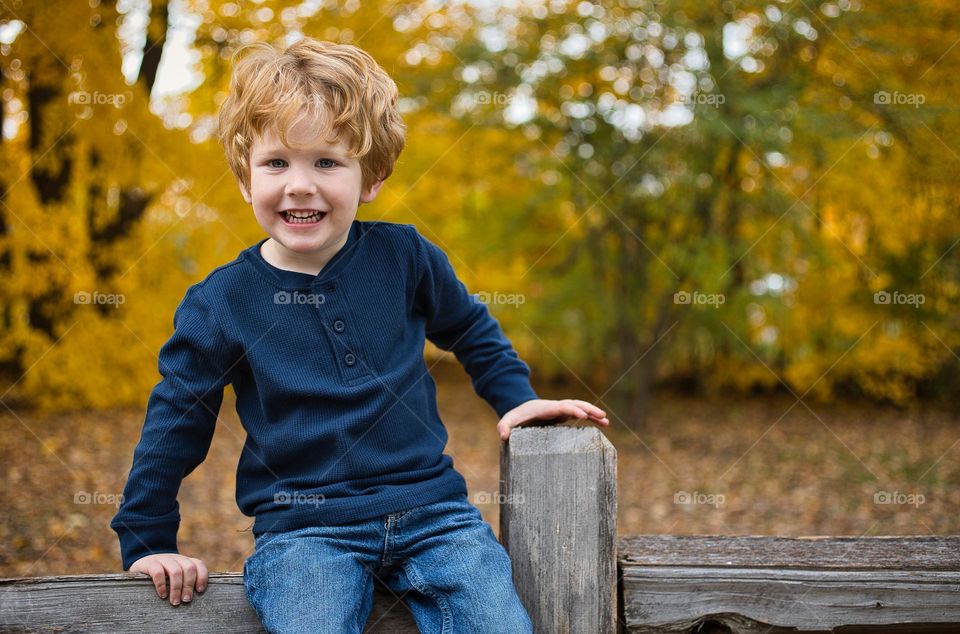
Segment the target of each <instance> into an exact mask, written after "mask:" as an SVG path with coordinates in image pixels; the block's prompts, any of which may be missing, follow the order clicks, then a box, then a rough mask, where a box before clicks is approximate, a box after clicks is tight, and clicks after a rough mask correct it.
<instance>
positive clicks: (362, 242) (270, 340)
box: [110, 220, 537, 570]
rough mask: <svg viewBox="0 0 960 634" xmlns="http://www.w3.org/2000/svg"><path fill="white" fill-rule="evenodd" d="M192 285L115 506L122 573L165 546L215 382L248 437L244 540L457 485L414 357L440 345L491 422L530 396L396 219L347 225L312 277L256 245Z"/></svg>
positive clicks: (503, 348)
mask: <svg viewBox="0 0 960 634" xmlns="http://www.w3.org/2000/svg"><path fill="white" fill-rule="evenodd" d="M265 241H266V239H264V240H262V241H260V242H259V243H257V244H256V245H254V246H252V247H249V248H247V249H245V250H243V251H242V252H241V253H240V254H239V256H238V257H237V258H236V259H235V260H234V261H232V262H230V263H228V264H225V265H223V266H221V267H219V268H217V269H215V270H213V271H212V272H211V273H210V274H209V275H208V276H207V277H206V278H205V279H204V280H203V281H201V282H199V283H197V284H195V285H193V286H191V287H190V288H189V289H188V290H187V292H186V294H185V296H184V298H183V300H182V301H181V303H180V305H179V306H178V307H177V309H176V312H175V314H174V319H173V322H174V333H173V335H172V336H171V337H170V339H169V340H168V341H167V342H166V343H165V344H164V345H163V347H162V348H161V350H160V354H159V370H160V374H161V375H162V379H161V380H160V382H159V383H157V385H156V386H155V387H154V389H153V391H152V393H151V394H150V398H149V401H148V403H147V410H146V415H145V420H144V424H143V430H142V434H141V437H140V441H139V443H138V444H137V447H136V449H135V451H134V457H133V465H132V468H131V470H130V474H129V477H128V479H127V483H126V486H125V487H124V492H123V495H124V498H123V503H122V504H121V506H120V508H119V509H118V512H117V514H116V515H115V516H114V518H113V520H112V521H111V523H110V526H111V528H113V529H114V530H115V531H116V532H117V535H118V537H119V540H120V549H121V555H122V560H123V568H124V570H126V569H129V567H130V566H131V565H132V564H133V563H134V562H135V561H136V560H137V559H139V558H141V557H143V556H146V555H149V554H156V553H174V552H177V531H178V529H179V525H180V514H179V505H178V503H177V493H178V491H179V488H180V484H181V481H182V480H183V478H185V477H186V476H187V475H189V474H190V473H191V472H192V471H193V470H194V469H195V468H196V467H197V466H198V465H199V464H200V463H201V462H202V461H203V459H204V458H205V457H206V455H207V451H208V449H209V447H210V442H211V439H212V437H213V432H214V427H215V425H216V422H217V418H218V413H219V410H220V405H221V403H222V399H223V390H224V388H225V386H226V385H228V384H230V385H232V386H233V390H234V392H235V394H236V409H237V414H238V416H239V419H240V422H241V424H242V425H243V428H244V430H245V431H246V434H247V436H246V440H245V443H244V446H243V450H242V452H241V455H240V458H239V464H238V467H237V480H236V499H237V505H238V507H239V508H240V511H241V512H242V513H244V514H245V515H248V516H251V517H255V518H256V519H255V521H254V525H253V532H254V534H260V533H262V532H265V531H283V530H291V529H294V528H300V527H303V526H308V525H316V524H338V523H346V522H353V521H359V520H363V519H369V518H372V517H375V516H378V515H382V514H386V513H391V512H396V511H399V510H404V509H407V508H410V507H413V506H417V505H421V504H429V503H431V502H436V501H439V500H441V499H444V498H445V497H447V496H450V495H453V494H456V493H465V492H466V483H465V482H464V479H463V477H462V476H461V475H460V474H459V473H458V472H457V471H456V470H455V469H454V467H453V460H452V459H451V458H450V456H448V455H445V454H444V453H443V450H444V447H445V445H446V443H447V432H446V429H445V427H444V425H443V422H442V421H441V419H440V416H439V413H438V411H437V403H436V386H435V384H434V382H433V379H432V378H431V376H430V374H429V372H428V370H427V367H426V363H425V360H424V356H423V349H424V342H425V339H429V340H430V341H432V342H433V343H434V344H436V345H437V346H438V347H439V348H441V349H443V350H447V351H452V352H453V353H454V354H455V356H456V358H457V359H458V360H459V361H460V363H462V364H463V366H464V368H465V370H466V371H467V373H468V374H469V375H470V378H471V382H472V385H473V388H474V389H475V391H476V392H477V394H479V395H480V396H481V397H482V398H483V399H484V400H486V401H487V402H488V403H489V404H490V405H491V406H492V407H493V409H494V410H495V411H496V413H497V415H498V416H503V415H504V414H505V413H506V412H508V411H509V410H511V409H513V408H514V407H516V406H517V405H520V404H521V403H523V402H525V401H528V400H531V399H535V398H537V395H536V394H535V392H534V391H533V389H532V388H531V386H530V382H529V374H530V369H529V367H528V366H527V365H526V364H525V363H524V362H523V361H522V360H520V359H519V357H518V356H517V353H516V352H515V351H514V349H513V348H512V346H511V344H510V342H509V341H508V340H507V338H506V337H505V336H504V334H503V331H502V330H501V328H500V326H499V324H498V323H497V321H496V320H495V319H494V318H493V317H492V316H491V315H490V313H489V311H488V310H487V307H486V306H485V305H484V304H483V303H482V302H480V301H479V299H478V298H476V297H474V296H472V295H470V294H469V293H468V292H467V289H466V287H465V286H464V285H463V283H462V282H460V281H459V280H458V279H457V277H456V275H455V273H454V270H453V268H452V267H451V265H450V262H449V260H448V258H447V256H446V255H445V254H444V252H443V251H442V250H440V249H439V248H438V247H437V246H435V245H434V244H432V243H431V242H430V241H428V240H427V239H426V238H424V237H423V236H421V235H420V234H419V233H418V232H417V231H416V229H415V228H414V227H413V226H412V225H402V224H394V223H388V222H362V221H358V220H355V221H354V222H353V224H352V226H351V228H350V232H349V236H348V240H347V242H346V244H345V245H344V247H343V248H342V249H341V250H340V251H338V252H337V253H336V254H335V255H334V256H333V258H331V259H330V261H329V262H328V263H327V265H326V266H325V267H324V268H323V270H322V271H320V273H319V274H318V275H315V276H314V275H309V274H306V273H299V272H294V271H286V270H283V269H279V268H277V267H274V266H273V265H271V264H269V263H268V262H266V261H265V260H264V259H263V256H262V255H261V253H260V246H261V245H262V244H263V242H265Z"/></svg>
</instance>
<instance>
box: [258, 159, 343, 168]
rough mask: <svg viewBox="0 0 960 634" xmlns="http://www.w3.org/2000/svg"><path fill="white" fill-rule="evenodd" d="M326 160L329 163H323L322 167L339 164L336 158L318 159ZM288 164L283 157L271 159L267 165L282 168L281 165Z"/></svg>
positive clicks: (322, 161)
mask: <svg viewBox="0 0 960 634" xmlns="http://www.w3.org/2000/svg"><path fill="white" fill-rule="evenodd" d="M324 162H326V163H327V165H326V166H323V165H321V167H336V166H337V163H336V161H334V160H332V159H328V158H323V159H319V160H318V161H317V163H324ZM286 164H287V162H286V161H285V160H283V159H270V160H269V161H267V167H276V168H280V167H284V166H285V165H286Z"/></svg>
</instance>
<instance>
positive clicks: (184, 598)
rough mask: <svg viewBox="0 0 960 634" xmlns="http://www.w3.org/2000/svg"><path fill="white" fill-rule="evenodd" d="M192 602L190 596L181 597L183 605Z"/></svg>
mask: <svg viewBox="0 0 960 634" xmlns="http://www.w3.org/2000/svg"><path fill="white" fill-rule="evenodd" d="M192 600H193V597H191V596H190V595H187V596H185V597H183V602H184V603H190V601H192Z"/></svg>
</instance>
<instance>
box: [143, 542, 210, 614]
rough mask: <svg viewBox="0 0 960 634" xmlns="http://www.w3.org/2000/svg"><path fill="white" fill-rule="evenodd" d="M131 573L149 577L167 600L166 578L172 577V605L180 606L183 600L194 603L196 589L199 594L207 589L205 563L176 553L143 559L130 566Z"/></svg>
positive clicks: (149, 556) (161, 595) (158, 591)
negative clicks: (139, 573) (194, 590)
mask: <svg viewBox="0 0 960 634" xmlns="http://www.w3.org/2000/svg"><path fill="white" fill-rule="evenodd" d="M130 572H142V573H144V574H147V575H149V576H150V577H151V578H152V579H153V585H155V586H156V587H157V594H158V595H160V598H161V599H166V598H167V587H166V586H167V583H166V578H167V577H170V605H179V604H180V600H181V598H182V599H183V601H184V602H187V603H189V602H190V601H192V600H193V589H194V587H196V589H197V592H203V591H204V590H206V589H207V567H206V566H205V565H204V563H203V561H201V560H199V559H194V558H193V557H185V556H184V555H178V554H176V553H161V554H159V555H147V556H146V557H141V558H140V559H138V560H136V561H135V562H134V563H133V565H132V566H130Z"/></svg>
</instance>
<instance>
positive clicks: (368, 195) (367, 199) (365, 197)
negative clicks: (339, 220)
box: [360, 178, 384, 203]
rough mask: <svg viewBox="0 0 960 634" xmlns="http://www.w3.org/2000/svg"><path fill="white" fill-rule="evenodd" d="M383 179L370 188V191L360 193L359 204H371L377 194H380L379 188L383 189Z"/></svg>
mask: <svg viewBox="0 0 960 634" xmlns="http://www.w3.org/2000/svg"><path fill="white" fill-rule="evenodd" d="M383 181H384V179H382V178H381V179H380V180H378V181H377V182H375V183H374V184H373V185H371V186H370V189H368V190H367V191H364V192H360V202H361V203H372V202H373V200H374V199H375V198H376V197H377V194H378V193H380V188H381V187H383Z"/></svg>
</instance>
